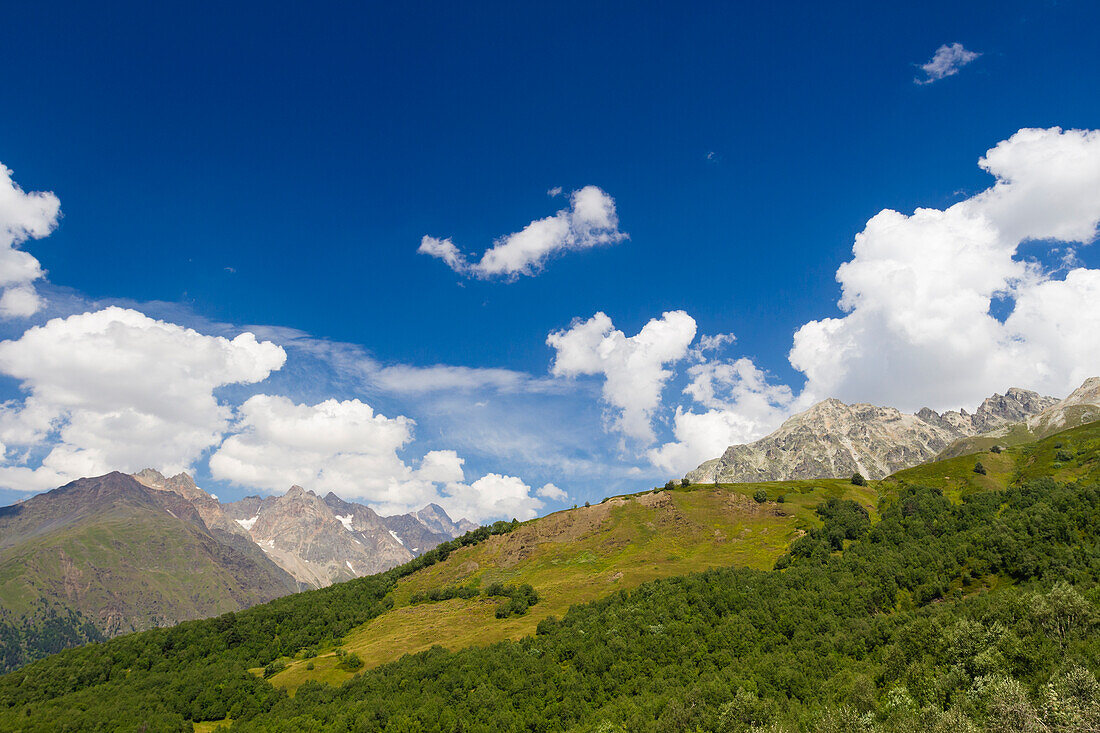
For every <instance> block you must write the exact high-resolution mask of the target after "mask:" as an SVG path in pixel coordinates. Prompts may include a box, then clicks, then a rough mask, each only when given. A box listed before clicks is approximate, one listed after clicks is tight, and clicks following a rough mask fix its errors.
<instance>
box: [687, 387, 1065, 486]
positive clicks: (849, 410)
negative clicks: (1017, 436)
mask: <svg viewBox="0 0 1100 733" xmlns="http://www.w3.org/2000/svg"><path fill="white" fill-rule="evenodd" d="M1056 402H1057V400H1055V399H1054V398H1052V397H1043V396H1041V395H1039V394H1037V393H1035V392H1031V391H1028V390H1024V389H1017V388H1012V389H1010V390H1008V392H1006V393H1005V394H1004V395H993V396H992V397H990V398H988V399H986V400H985V401H984V402H982V404H981V405H980V406H979V407H978V409H977V410H976V411H975V412H974V413H968V412H967V411H966V410H958V411H955V410H952V411H949V412H945V413H943V414H940V413H937V412H935V411H934V410H931V409H929V408H927V407H926V408H923V409H921V410H920V411H918V412H917V413H916V414H915V415H910V414H906V413H903V412H901V411H899V410H897V409H895V408H893V407H876V406H875V405H868V404H862V403H859V404H854V405H846V404H844V403H843V402H841V401H840V400H837V399H828V400H825V401H824V402H819V403H818V404H816V405H814V406H813V407H811V408H810V409H809V410H807V411H806V412H803V413H800V414H798V415H795V416H794V417H791V418H790V419H788V420H787V421H786V422H785V423H783V425H781V426H780V427H779V429H778V430H776V431H775V432H774V433H772V434H771V435H768V436H766V437H764V438H761V439H760V440H758V441H756V442H754V443H748V444H745V445H732V446H730V447H729V448H727V449H726V451H725V453H723V454H722V456H721V457H719V458H715V459H713V460H710V461H706V462H705V463H703V464H702V465H700V466H699V467H698V468H696V469H695V470H694V471H691V472H690V473H688V474H687V478H688V479H689V480H690V481H692V482H695V483H706V482H713V481H720V482H723V483H726V482H751V481H786V480H797V479H813V478H842V477H846V476H851V475H852V474H853V473H856V472H859V473H861V474H863V475H864V476H865V477H866V478H883V477H885V476H888V475H890V474H891V473H893V472H895V471H898V470H901V469H903V468H908V467H910V466H915V465H917V464H920V463H923V462H925V461H928V460H930V459H932V458H934V457H935V456H936V455H937V454H938V453H940V452H941V451H942V450H943V449H944V448H945V447H946V446H948V445H949V444H951V443H952V442H954V441H955V440H957V439H958V438H960V437H964V436H971V435H976V434H978V433H981V432H983V431H986V430H989V429H991V428H996V427H1000V426H1003V425H1006V424H1009V423H1012V422H1014V421H1017V420H1021V419H1025V418H1027V417H1029V416H1031V415H1034V414H1036V413H1039V412H1040V411H1042V410H1043V409H1045V408H1047V407H1050V406H1051V405H1053V404H1055V403H1056Z"/></svg>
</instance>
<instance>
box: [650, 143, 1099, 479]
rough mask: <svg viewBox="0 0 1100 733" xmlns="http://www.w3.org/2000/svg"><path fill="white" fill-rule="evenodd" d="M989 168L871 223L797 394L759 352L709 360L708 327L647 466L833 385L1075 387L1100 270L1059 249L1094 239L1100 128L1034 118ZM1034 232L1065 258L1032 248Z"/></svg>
mask: <svg viewBox="0 0 1100 733" xmlns="http://www.w3.org/2000/svg"><path fill="white" fill-rule="evenodd" d="M979 165H980V167H981V168H983V169H984V170H986V171H987V172H989V173H990V174H991V175H992V176H993V177H994V184H993V185H992V186H991V187H990V188H988V189H986V190H985V191H982V192H980V193H978V194H977V195H975V196H972V197H971V198H969V199H966V200H964V201H961V202H959V203H957V204H955V205H954V206H951V207H948V208H946V209H943V210H940V209H928V208H920V209H917V210H916V211H915V212H914V213H913V214H911V215H905V214H902V213H899V212H897V211H892V210H888V209H887V210H883V211H881V212H879V213H878V214H877V215H875V216H874V217H872V218H871V219H870V220H869V221H868V222H867V224H866V226H865V228H864V229H863V231H862V232H860V233H859V234H858V235H857V236H856V240H855V244H854V246H853V250H852V259H851V260H850V261H848V262H845V263H843V264H842V265H841V266H840V267H839V269H838V270H837V280H838V282H839V283H840V286H841V298H840V301H839V306H840V309H841V310H842V311H843V312H844V315H842V316H840V317H833V318H822V319H819V320H814V321H810V322H808V323H806V324H805V325H803V326H802V327H801V328H800V329H798V330H797V332H796V333H795V335H794V339H793V346H792V349H791V351H790V354H789V358H790V362H791V365H792V366H794V367H795V368H796V369H797V370H799V371H800V372H802V373H803V374H804V375H805V377H806V382H805V384H804V386H803V387H802V389H801V390H800V391H798V392H795V391H794V390H792V389H791V388H789V387H788V386H785V385H781V384H772V383H769V381H768V380H767V378H766V375H765V374H764V373H763V372H762V371H761V370H760V369H758V368H757V367H756V366H755V365H754V364H753V363H752V362H751V361H750V360H748V359H745V358H742V359H738V360H736V361H732V362H724V361H719V360H713V359H711V358H709V357H708V356H707V355H706V353H705V352H706V351H707V350H708V347H711V346H713V345H714V343H715V341H714V340H713V339H708V338H707V337H703V338H701V339H700V343H699V346H697V347H696V348H695V349H693V351H692V354H693V355H694V356H695V359H696V361H697V362H698V363H696V364H694V365H692V366H691V367H690V368H689V369H688V372H687V376H688V377H689V383H688V385H687V387H686V388H685V389H684V394H685V395H686V396H687V397H689V398H690V402H689V404H688V405H683V404H681V405H679V406H677V407H676V408H675V415H674V417H673V434H674V437H675V439H674V440H673V441H670V442H668V443H666V444H665V445H662V446H660V447H657V448H654V449H651V450H650V451H648V453H647V455H648V457H649V460H650V461H651V463H652V464H653V465H655V466H657V467H659V468H662V469H664V470H669V471H676V472H680V471H683V470H687V469H689V468H691V467H693V466H694V465H698V463H700V462H702V461H703V460H707V459H709V458H713V457H715V456H717V455H719V454H720V453H721V452H722V450H724V448H725V447H726V446H728V445H732V444H736V443H745V442H750V441H752V440H755V439H757V438H759V437H762V436H763V435H765V434H766V433H768V432H770V431H771V430H773V429H774V428H775V427H777V426H778V425H779V424H781V422H782V421H783V420H784V419H785V418H786V417H788V416H789V415H791V414H793V413H794V412H798V411H800V410H803V409H805V408H807V407H809V406H810V405H811V404H813V403H814V402H817V401H819V400H821V399H824V398H827V397H838V398H840V399H842V400H845V401H848V402H856V401H863V402H872V403H875V404H881V405H891V406H896V407H899V408H901V409H904V410H916V409H918V408H920V407H922V406H924V405H928V406H930V407H933V408H936V409H950V408H958V407H960V406H967V407H970V406H973V405H976V404H978V403H979V402H980V401H981V400H982V399H983V398H984V397H986V396H988V395H989V394H990V393H991V392H992V391H994V390H1004V389H1006V388H1008V387H1010V386H1021V387H1026V388H1030V389H1035V390H1038V391H1040V392H1043V393H1046V394H1053V395H1065V394H1067V393H1069V392H1070V391H1071V390H1072V389H1074V388H1075V387H1076V386H1078V385H1079V384H1080V383H1081V382H1082V381H1084V379H1085V378H1087V377H1088V376H1091V375H1095V374H1096V373H1097V372H1100V340H1098V339H1097V338H1096V337H1095V334H1096V333H1100V270H1090V269H1087V268H1084V267H1081V266H1080V265H1079V263H1078V262H1077V261H1076V260H1075V259H1070V260H1068V261H1067V260H1066V258H1065V256H1060V253H1062V252H1063V251H1066V250H1068V251H1071V252H1072V247H1068V248H1067V247H1066V245H1073V244H1089V243H1091V242H1092V241H1093V240H1094V239H1095V238H1096V236H1097V226H1098V224H1100V132H1097V131H1082V130H1069V131H1063V130H1061V129H1060V128H1051V129H1047V130H1039V129H1023V130H1020V131H1019V132H1017V133H1016V134H1014V135H1013V136H1012V137H1011V138H1009V139H1008V140H1005V141H1002V142H1000V143H998V144H997V145H996V146H995V147H994V148H992V149H991V150H989V151H988V152H987V153H986V155H985V156H984V157H982V158H981V159H980V160H979ZM1025 242H1031V243H1033V245H1034V246H1037V247H1045V248H1046V249H1048V250H1049V252H1050V254H1051V255H1052V256H1055V257H1056V258H1057V257H1059V256H1060V259H1061V263H1060V264H1059V266H1057V267H1056V268H1054V269H1046V268H1044V267H1043V266H1041V265H1040V264H1039V263H1038V262H1037V261H1035V260H1027V259H1022V258H1020V257H1019V248H1020V245H1021V244H1023V243H1025ZM1067 269H1068V271H1067ZM1004 303H1007V304H1008V305H1009V306H1010V308H1009V310H1008V315H1007V316H1002V317H1000V318H998V317H997V316H995V315H994V313H993V312H992V311H993V309H994V306H995V305H1003V304H1004ZM997 310H998V311H999V310H1000V309H997ZM699 408H702V409H699Z"/></svg>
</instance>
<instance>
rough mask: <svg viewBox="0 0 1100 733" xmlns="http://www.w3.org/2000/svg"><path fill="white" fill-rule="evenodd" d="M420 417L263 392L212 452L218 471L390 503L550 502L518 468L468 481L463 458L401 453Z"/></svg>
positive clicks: (522, 511)
mask: <svg viewBox="0 0 1100 733" xmlns="http://www.w3.org/2000/svg"><path fill="white" fill-rule="evenodd" d="M414 425H415V423H414V421H413V420H411V419H409V418H407V417H404V416H397V417H393V418H390V417H386V416H385V415H381V414H378V413H376V412H375V411H374V409H373V408H372V407H371V406H370V405H368V404H366V403H363V402H360V401H359V400H357V399H354V400H343V401H338V400H334V399H330V400H325V401H323V402H319V403H317V404H313V405H308V404H297V403H295V402H294V401H293V400H290V399H289V398H287V397H281V396H273V395H266V394H259V395H254V396H253V397H250V398H249V399H248V400H246V401H245V402H244V404H242V405H241V407H240V409H239V419H238V421H237V423H236V425H235V427H234V433H233V434H232V435H230V436H229V437H228V438H226V439H225V441H224V442H223V443H222V445H221V447H220V448H218V450H217V452H216V453H214V455H213V456H211V458H210V472H211V474H212V475H213V476H214V477H215V478H218V479H221V480H225V481H228V482H230V483H233V484H237V485H240V486H247V487H254V488H260V489H265V490H268V491H283V490H286V489H287V488H288V487H289V486H290V485H291V484H299V485H302V486H306V487H309V488H313V489H315V490H318V491H322V492H324V491H335V492H336V493H337V494H339V495H341V496H344V497H353V498H357V499H363V500H365V501H367V502H368V503H369V504H370V505H371V506H372V507H374V508H375V509H376V510H378V511H379V512H382V513H387V514H393V513H402V512H407V511H410V510H414V509H419V508H421V507H423V506H424V505H425V504H428V503H431V502H435V503H438V504H440V505H441V506H443V508H444V509H445V510H447V512H448V513H449V514H451V515H452V516H454V517H466V518H467V519H470V520H472V521H482V520H484V519H488V518H493V517H503V516H505V515H507V516H509V517H512V516H515V517H521V518H524V519H529V518H530V517H533V516H535V514H536V512H537V510H538V509H539V508H540V507H541V506H542V502H541V501H539V500H538V499H536V498H534V497H533V496H531V494H530V490H531V489H530V487H529V486H527V485H526V484H524V483H523V482H522V481H521V480H520V479H518V478H515V477H513V476H502V475H499V474H488V475H486V476H483V477H482V478H480V479H478V480H477V481H474V482H473V483H472V484H466V483H465V476H464V472H463V468H462V466H463V463H464V461H463V459H462V458H460V457H459V456H458V454H457V453H455V452H454V451H450V450H436V451H430V452H429V453H427V454H426V455H425V456H424V457H423V458H422V459H421V460H420V464H419V466H417V467H413V466H410V465H408V464H406V463H405V461H404V460H403V459H402V458H401V457H400V456H399V455H398V453H399V451H401V450H402V449H404V448H405V447H406V446H407V445H408V444H409V442H410V441H411V440H412V437H413V436H412V433H413V427H414Z"/></svg>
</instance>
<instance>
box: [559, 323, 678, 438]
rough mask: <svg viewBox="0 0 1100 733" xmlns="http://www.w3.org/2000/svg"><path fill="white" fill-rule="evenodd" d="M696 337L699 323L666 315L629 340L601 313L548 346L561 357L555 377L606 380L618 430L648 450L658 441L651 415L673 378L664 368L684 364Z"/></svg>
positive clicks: (606, 392)
mask: <svg viewBox="0 0 1100 733" xmlns="http://www.w3.org/2000/svg"><path fill="white" fill-rule="evenodd" d="M694 338H695V319H693V318H692V317H691V316H689V315H688V314H687V313H684V312H683V311H669V312H667V313H664V314H662V315H661V317H660V318H654V319H652V320H650V321H649V323H647V324H646V325H645V326H644V327H643V328H642V330H641V331H639V332H638V333H637V334H636V335H634V336H630V337H627V336H626V334H624V333H623V332H622V331H620V330H618V329H616V328H615V327H614V325H613V324H612V322H611V319H610V318H608V316H607V315H606V314H605V313H602V312H599V313H596V315H594V316H592V318H590V319H588V320H587V321H576V322H574V323H573V325H571V326H570V327H569V328H568V329H567V330H564V331H556V332H554V333H551V334H550V335H549V336H548V337H547V339H546V343H547V344H549V345H550V346H551V347H552V348H553V349H554V350H555V351H556V352H557V353H556V356H555V357H554V363H553V366H552V367H551V372H552V373H553V374H554V375H556V376H563V377H575V376H579V375H584V374H591V375H602V376H603V378H604V384H603V399H604V401H605V402H606V403H607V404H608V406H609V407H610V408H611V411H612V415H611V423H612V425H613V426H614V428H615V429H616V430H618V431H620V432H621V433H622V434H623V435H625V436H627V437H629V438H632V439H635V440H637V441H639V442H641V443H642V444H644V445H649V444H650V443H652V442H653V440H654V439H655V436H654V432H653V426H652V424H651V421H652V415H653V412H654V410H656V409H657V407H658V406H659V405H660V402H661V391H662V390H663V389H664V386H665V383H666V382H667V381H668V380H669V378H670V377H671V376H672V372H671V371H670V370H668V369H666V368H665V367H666V366H667V365H669V364H672V363H675V362H677V361H679V360H681V359H683V358H684V357H685V356H686V355H687V353H688V345H689V344H690V343H691V342H692V340H693V339H694Z"/></svg>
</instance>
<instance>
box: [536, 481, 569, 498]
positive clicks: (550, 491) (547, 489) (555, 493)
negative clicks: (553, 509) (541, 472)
mask: <svg viewBox="0 0 1100 733" xmlns="http://www.w3.org/2000/svg"><path fill="white" fill-rule="evenodd" d="M535 493H536V494H538V495H539V496H541V497H544V498H546V499H550V500H552V501H566V500H568V499H569V494H567V493H565V490H564V489H559V488H558V487H557V486H555V485H554V484H545V485H543V486H542V487H541V488H540V489H539V490H538V491H536V492H535Z"/></svg>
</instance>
